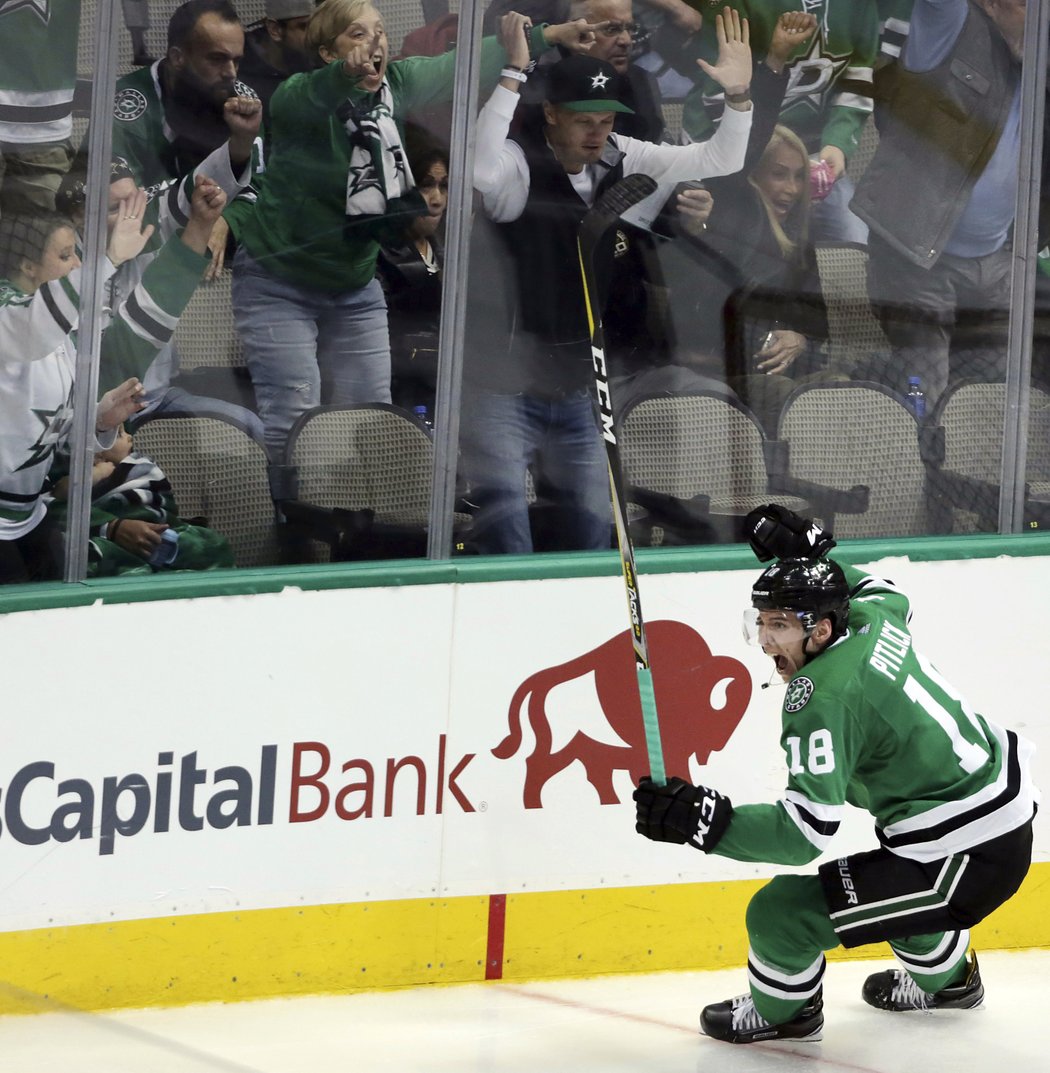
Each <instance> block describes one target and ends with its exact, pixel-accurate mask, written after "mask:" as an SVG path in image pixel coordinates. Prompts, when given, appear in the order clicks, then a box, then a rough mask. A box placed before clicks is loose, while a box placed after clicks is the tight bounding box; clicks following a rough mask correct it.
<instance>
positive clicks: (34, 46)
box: [0, 0, 80, 145]
mask: <svg viewBox="0 0 1050 1073" xmlns="http://www.w3.org/2000/svg"><path fill="white" fill-rule="evenodd" d="M79 32H80V0H0V143H3V142H9V143H11V144H13V145H39V144H41V143H43V142H58V141H62V140H64V139H66V138H68V137H70V135H71V134H72V133H73V87H74V84H75V83H76V77H77V38H78V35H79Z"/></svg>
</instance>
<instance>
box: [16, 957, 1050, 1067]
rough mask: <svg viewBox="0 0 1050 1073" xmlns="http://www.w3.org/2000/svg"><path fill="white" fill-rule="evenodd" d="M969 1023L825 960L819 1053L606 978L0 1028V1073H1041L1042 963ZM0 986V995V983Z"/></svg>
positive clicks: (996, 975)
mask: <svg viewBox="0 0 1050 1073" xmlns="http://www.w3.org/2000/svg"><path fill="white" fill-rule="evenodd" d="M980 960H981V970H982V975H983V977H984V983H985V989H986V999H985V1004H984V1006H983V1007H982V1008H980V1009H978V1010H974V1011H966V1012H963V1011H950V1012H948V1011H944V1012H938V1013H933V1014H919V1013H911V1014H892V1013H886V1012H882V1011H879V1010H873V1009H871V1008H869V1007H868V1006H865V1005H864V1003H863V1002H862V1001H861V999H860V986H861V982H862V981H863V979H864V977H865V976H866V975H867V974H868V973H869V972H873V971H877V970H879V969H882V968H886V967H889V966H890V965H891V964H892V962H890V961H886V962H873V961H867V962H846V963H833V964H831V965H829V967H828V973H827V976H826V978H825V986H824V995H825V1024H824V1039H823V1042H821V1043H816V1044H801V1043H795V1044H791V1043H778V1044H752V1045H750V1046H746V1047H734V1046H730V1045H727V1044H724V1043H717V1042H715V1041H713V1040H710V1039H707V1038H706V1037H704V1036H701V1035H699V1034H698V1033H697V1029H696V1024H697V1014H698V1012H699V1010H700V1007H701V1006H703V1005H704V1004H705V1003H707V1002H713V1001H718V1000H720V999H723V998H728V997H729V996H731V995H733V994H736V993H738V992H740V991H742V990H743V989H744V973H743V970H742V969H741V970H731V971H729V970H727V971H723V972H708V973H699V972H696V973H661V974H655V975H641V974H639V975H623V976H606V977H599V978H593V979H582V980H562V981H555V982H543V983H530V984H507V983H491V984H471V985H462V986H457V987H441V988H435V987H431V988H425V989H417V990H409V991H395V992H386V993H369V994H360V995H348V996H341V997H339V996H337V997H320V998H297V999H273V1000H264V1001H256V1002H243V1003H233V1004H229V1005H202V1006H190V1007H182V1008H177V1009H151V1010H128V1011H121V1012H119V1013H111V1014H79V1013H73V1012H68V1011H67V1012H54V1013H45V1014H40V1015H36V1016H27V1017H21V1016H19V1017H0V1070H2V1071H3V1073H348V1071H353V1073H386V1071H389V1073H415V1071H424V1070H425V1071H428V1073H446V1071H447V1073H453V1071H454V1073H563V1071H564V1073H647V1071H652V1073H701V1071H703V1073H766V1071H773V1070H775V1071H777V1073H809V1071H813V1073H964V1071H972V1073H1029V1071H1033V1073H1034V1071H1041V1070H1044V1069H1046V1068H1047V1062H1048V1057H1047V1056H1048V1054H1050V1011H1048V1007H1047V997H1048V991H1050V988H1048V980H1050V951H1025V952H1018V953H1003V952H992V951H989V952H985V953H984V954H981V955H980ZM0 986H3V985H2V984H0Z"/></svg>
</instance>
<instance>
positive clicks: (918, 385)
mask: <svg viewBox="0 0 1050 1073" xmlns="http://www.w3.org/2000/svg"><path fill="white" fill-rule="evenodd" d="M904 397H905V401H906V402H907V404H908V409H909V410H911V412H912V413H913V414H915V416H916V417H917V418H919V420H920V421H921V420H922V419H923V418H924V417H925V416H926V392H924V391H923V390H922V381H921V380H920V379H919V378H918V377H917V376H909V377H908V390H907V392H906V393H905V396H904Z"/></svg>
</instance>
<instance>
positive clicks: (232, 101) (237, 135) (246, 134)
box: [222, 97, 263, 170]
mask: <svg viewBox="0 0 1050 1073" xmlns="http://www.w3.org/2000/svg"><path fill="white" fill-rule="evenodd" d="M262 114H263V113H262V101H261V100H259V98H258V97H227V98H226V101H225V103H224V104H223V106H222V117H223V119H224V120H225V121H226V127H227V129H228V130H229V132H230V159H231V160H232V161H233V164H234V167H235V169H237V170H240V167H241V166H243V165H244V164H245V163H247V161H248V160H249V159H250V158H251V155H252V144H253V143H254V141H255V139H256V137H257V136H258V134H259V125H260V124H261V123H262Z"/></svg>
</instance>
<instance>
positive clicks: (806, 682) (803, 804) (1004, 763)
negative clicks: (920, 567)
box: [713, 566, 1038, 864]
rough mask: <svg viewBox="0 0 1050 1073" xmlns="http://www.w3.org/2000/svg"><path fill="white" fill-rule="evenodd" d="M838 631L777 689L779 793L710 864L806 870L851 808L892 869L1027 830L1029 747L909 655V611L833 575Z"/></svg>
mask: <svg viewBox="0 0 1050 1073" xmlns="http://www.w3.org/2000/svg"><path fill="white" fill-rule="evenodd" d="M843 570H844V571H845V574H846V578H847V580H848V582H849V585H850V595H851V606H850V615H849V630H848V632H847V634H846V636H845V637H843V638H840V639H839V640H838V641H836V642H835V643H834V644H833V645H831V646H830V647H829V648H827V649H826V650H825V651H824V652H822V653H821V654H820V655H819V656H817V657H815V658H814V659H812V660H811V661H810V662H808V663H807V664H806V665H805V666H804V667H802V669H801V670H799V671H798V672H796V674H795V675H794V676H793V678H792V679H791V681H790V682H789V683H788V685H787V690H786V692H785V695H784V706H783V712H782V732H781V737H780V742H781V746H782V747H783V749H784V755H785V759H786V761H787V768H788V781H787V790H786V792H785V793H784V795H783V797H782V798H781V799H780V800H779V801H778V802H777V803H776V804H773V805H768V804H762V805H741V806H738V807H737V808H736V809H735V811H734V812H733V817H732V819H731V821H730V823H729V827H728V828H727V830H726V833H725V835H724V836H723V838H722V840H721V841H720V842H719V843H718V845H717V846H716V847H715V849H714V851H713V852H715V853H718V854H721V855H722V856H725V857H732V858H734V859H736V860H742V861H766V862H769V863H773V864H806V863H808V862H809V861H811V860H813V859H814V858H815V857H817V856H818V855H819V854H820V853H822V852H823V851H824V850H825V849H827V848H828V846H829V843H830V842H831V839H832V837H833V835H834V834H835V832H836V831H837V830H838V827H839V823H840V820H841V818H842V815H843V812H844V805H845V804H846V803H849V804H851V805H855V806H857V807H858V808H862V809H865V810H867V811H868V812H870V813H871V814H872V815H873V816H874V817H875V828H876V834H877V835H878V838H879V841H880V842H881V843H882V845H883V846H885V847H886V848H887V849H890V850H892V851H893V852H894V853H897V854H899V855H900V856H902V857H908V858H911V859H913V860H918V861H933V860H937V859H939V858H941V857H945V856H947V855H949V854H952V853H959V852H962V851H965V850H967V849H969V848H971V847H973V846H976V845H979V844H980V843H982V842H986V841H988V840H989V839H992V838H996V837H998V836H999V835H1003V834H1005V833H1007V832H1008V831H1011V830H1013V829H1014V828H1016V827H1019V826H1021V825H1022V824H1024V823H1026V822H1027V821H1028V820H1029V819H1031V816H1032V812H1033V808H1034V806H1035V803H1036V801H1037V800H1038V791H1037V790H1036V789H1035V787H1034V786H1033V784H1032V781H1031V776H1030V773H1029V758H1030V755H1031V753H1032V751H1033V747H1032V745H1031V744H1030V743H1029V742H1027V741H1025V740H1024V739H1023V738H1019V737H1018V736H1017V735H1016V734H1015V733H1013V732H1012V731H1007V730H1004V729H1003V728H1002V727H999V726H996V725H995V724H994V723H991V722H989V721H988V720H987V719H985V718H984V717H983V716H981V715H978V714H977V713H976V712H974V711H973V710H972V709H971V708H970V707H969V706H968V705H967V703H966V701H965V700H963V699H962V697H961V696H960V695H959V694H958V692H957V691H956V690H955V688H954V687H953V686H952V685H950V684H949V683H948V682H946V681H945V680H944V679H943V678H942V677H941V675H940V674H939V673H938V672H937V670H936V668H935V667H934V666H933V665H932V664H931V663H930V662H929V660H928V659H926V657H925V656H923V655H922V654H921V653H919V652H916V651H915V649H914V647H913V645H912V639H911V635H910V634H909V632H908V626H907V622H908V617H909V610H908V601H907V599H906V597H904V596H903V595H902V594H901V593H899V592H898V591H897V590H896V589H895V588H894V587H893V585H892V584H891V583H890V582H886V581H882V580H881V579H878V578H873V577H871V576H868V575H865V574H864V573H863V572H862V571H860V570H857V569H855V568H853V567H849V566H843Z"/></svg>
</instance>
